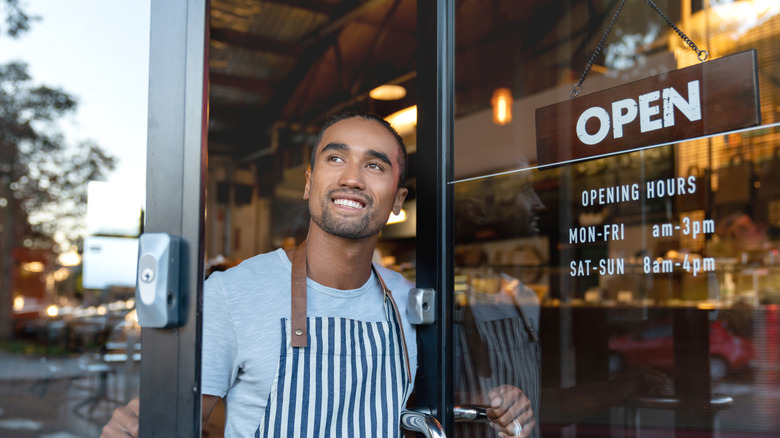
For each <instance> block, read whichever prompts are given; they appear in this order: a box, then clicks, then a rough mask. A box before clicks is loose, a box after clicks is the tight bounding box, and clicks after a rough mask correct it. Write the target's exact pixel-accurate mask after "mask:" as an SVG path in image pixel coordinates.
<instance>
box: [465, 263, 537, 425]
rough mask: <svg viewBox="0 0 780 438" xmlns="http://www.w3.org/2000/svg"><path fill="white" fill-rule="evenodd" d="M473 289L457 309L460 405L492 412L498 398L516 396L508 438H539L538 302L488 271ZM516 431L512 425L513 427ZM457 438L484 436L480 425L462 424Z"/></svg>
mask: <svg viewBox="0 0 780 438" xmlns="http://www.w3.org/2000/svg"><path fill="white" fill-rule="evenodd" d="M470 272H471V274H472V277H471V284H470V286H469V287H468V288H467V289H466V291H465V292H464V295H462V296H460V297H459V299H458V301H460V303H459V304H461V306H458V307H457V309H456V315H457V318H458V319H459V320H460V321H459V322H461V323H460V324H458V325H456V327H455V333H456V345H455V355H456V371H455V376H456V384H455V388H456V389H455V393H456V394H455V403H456V404H477V405H486V406H491V407H493V406H494V405H495V402H494V401H493V399H494V397H495V395H496V394H497V393H498V394H500V393H502V392H505V391H513V392H516V393H518V394H519V395H520V396H521V397H522V399H523V401H524V404H523V405H522V406H520V408H521V410H520V412H517V416H518V423H517V425H518V426H519V427H518V430H517V433H515V431H514V430H512V431H511V432H510V433H509V435H510V436H512V435H514V436H523V437H538V436H539V431H538V428H536V427H535V426H536V424H537V422H538V421H537V419H536V413H537V412H539V395H540V394H539V389H540V388H539V366H540V363H541V362H540V361H541V356H540V348H539V342H538V341H539V338H538V336H537V333H538V330H539V300H538V298H537V296H536V294H535V293H534V292H533V291H531V290H530V289H528V288H526V287H524V286H523V285H521V284H520V282H519V281H517V280H516V279H513V278H511V277H509V276H507V275H503V274H498V273H495V272H492V270H491V269H489V268H485V267H482V268H477V269H474V270H472V271H470ZM513 429H514V425H513ZM458 432H459V433H458V435H459V436H469V437H473V436H486V435H488V436H489V435H490V431H489V430H488V429H486V428H484V426H482V425H478V424H470V425H459V430H458Z"/></svg>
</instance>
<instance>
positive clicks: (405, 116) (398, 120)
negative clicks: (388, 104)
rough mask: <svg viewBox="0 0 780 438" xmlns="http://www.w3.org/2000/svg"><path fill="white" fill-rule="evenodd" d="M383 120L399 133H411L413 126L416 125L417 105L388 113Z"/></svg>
mask: <svg viewBox="0 0 780 438" xmlns="http://www.w3.org/2000/svg"><path fill="white" fill-rule="evenodd" d="M385 120H387V121H388V123H390V125H391V126H392V127H393V128H395V130H396V131H398V133H399V134H400V135H402V136H403V135H407V134H411V133H413V132H414V129H415V127H417V105H414V106H410V107H409V108H406V109H402V110H401V111H398V112H397V113H393V114H390V115H389V116H387V117H385Z"/></svg>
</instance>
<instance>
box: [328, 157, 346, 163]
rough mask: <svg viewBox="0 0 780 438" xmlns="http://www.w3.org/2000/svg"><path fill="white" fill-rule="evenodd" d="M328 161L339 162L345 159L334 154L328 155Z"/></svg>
mask: <svg viewBox="0 0 780 438" xmlns="http://www.w3.org/2000/svg"><path fill="white" fill-rule="evenodd" d="M328 161H333V162H336V163H339V162H342V161H344V160H343V159H342V158H341V157H338V156H335V155H334V156H330V157H328Z"/></svg>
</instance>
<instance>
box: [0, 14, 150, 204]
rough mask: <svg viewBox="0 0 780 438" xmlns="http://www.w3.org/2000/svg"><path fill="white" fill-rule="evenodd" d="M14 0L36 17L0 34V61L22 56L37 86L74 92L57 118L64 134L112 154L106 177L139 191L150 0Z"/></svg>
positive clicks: (143, 150)
mask: <svg viewBox="0 0 780 438" xmlns="http://www.w3.org/2000/svg"><path fill="white" fill-rule="evenodd" d="M21 3H22V5H23V7H24V8H25V10H26V11H27V12H28V13H29V14H31V15H37V16H40V20H38V21H35V22H33V24H32V26H31V29H30V31H28V32H26V33H23V34H22V35H21V36H19V37H18V38H16V39H13V38H10V37H8V36H6V35H2V36H0V63H7V62H9V61H23V62H25V63H27V64H28V65H29V73H30V75H31V76H32V79H33V82H34V83H35V84H36V85H46V86H49V87H56V88H61V89H62V90H64V91H66V92H67V93H69V94H71V95H72V96H74V97H75V98H76V99H77V101H78V109H77V112H76V113H75V114H74V115H72V116H69V117H68V118H67V119H65V120H64V121H63V122H64V123H62V124H61V128H62V129H63V130H64V131H65V133H66V137H67V139H68V141H69V142H70V143H78V142H81V141H85V140H93V141H95V142H96V143H97V144H99V145H100V146H101V147H103V148H104V149H105V150H106V151H107V152H108V153H110V154H111V155H113V156H114V157H116V158H117V168H116V170H115V171H114V172H112V173H111V174H110V175H108V181H109V182H116V183H122V185H123V186H125V187H127V188H135V189H137V190H138V191H140V192H143V191H145V186H146V183H145V179H146V115H147V104H148V78H149V11H150V0H129V1H128V0H123V1H119V0H70V1H64V0H21ZM3 24H5V23H3Z"/></svg>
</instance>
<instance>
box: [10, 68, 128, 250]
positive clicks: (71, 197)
mask: <svg viewBox="0 0 780 438" xmlns="http://www.w3.org/2000/svg"><path fill="white" fill-rule="evenodd" d="M76 105H77V103H76V100H75V99H74V98H73V97H72V96H70V95H69V94H67V93H66V92H64V91H62V90H59V89H55V88H50V87H46V86H39V85H35V84H33V83H32V79H31V78H30V75H29V74H28V73H27V66H26V65H25V64H23V63H18V62H15V63H9V64H5V65H2V64H0V196H2V194H3V193H5V194H9V195H10V196H11V197H12V198H13V199H12V201H13V202H12V207H13V206H14V205H15V206H17V207H18V208H19V209H20V210H21V212H22V213H23V214H24V215H25V216H26V217H27V218H29V223H30V225H31V226H32V231H33V232H35V233H42V234H45V235H47V236H50V237H51V236H53V235H54V233H55V232H57V231H59V232H61V233H62V234H61V235H60V236H59V237H60V238H61V239H67V240H70V241H71V242H73V241H75V240H76V239H77V238H78V235H79V234H80V231H81V230H80V228H79V227H80V222H81V219H82V218H83V217H84V215H85V213H86V200H87V199H86V197H87V182H89V181H92V180H101V179H103V177H104V175H105V172H106V171H108V170H111V169H113V168H114V158H113V157H111V156H109V155H108V154H106V153H105V152H104V151H103V150H102V149H101V148H100V147H99V146H97V145H96V144H94V143H92V142H82V143H79V144H76V145H69V144H67V142H66V141H65V139H64V136H63V135H62V132H61V131H60V129H59V127H58V125H57V124H58V122H60V120H61V119H62V118H63V117H65V116H67V115H68V114H70V113H72V112H73V111H74V110H75V109H76Z"/></svg>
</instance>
